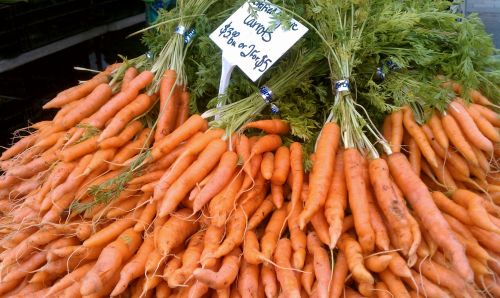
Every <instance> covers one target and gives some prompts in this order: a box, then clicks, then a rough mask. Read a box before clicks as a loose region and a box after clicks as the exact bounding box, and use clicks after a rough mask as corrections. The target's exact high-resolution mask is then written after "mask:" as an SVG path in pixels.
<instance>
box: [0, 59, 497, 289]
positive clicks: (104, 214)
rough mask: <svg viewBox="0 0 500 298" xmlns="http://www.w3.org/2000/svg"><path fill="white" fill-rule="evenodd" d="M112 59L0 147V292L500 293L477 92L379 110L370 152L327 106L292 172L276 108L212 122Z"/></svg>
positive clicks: (486, 142)
mask: <svg viewBox="0 0 500 298" xmlns="http://www.w3.org/2000/svg"><path fill="white" fill-rule="evenodd" d="M114 69H116V65H113V66H110V67H109V68H108V69H106V70H105V71H103V72H102V73H99V74H98V75H96V76H95V77H94V78H92V79H90V80H89V81H86V82H85V83H83V84H81V85H78V86H75V87H73V88H70V89H68V90H66V91H63V92H61V93H60V94H58V95H57V97H56V98H54V99H53V100H51V101H50V102H48V103H47V104H46V105H45V106H44V108H59V109H60V110H59V111H58V113H57V114H56V116H55V117H54V119H53V120H51V121H43V122H39V123H36V124H33V125H31V126H30V129H31V134H30V135H28V136H26V137H23V138H21V139H20V140H18V141H17V142H16V143H15V144H14V145H13V146H12V147H10V148H9V149H7V150H6V151H4V152H3V154H2V155H1V157H0V160H1V163H0V166H1V168H2V170H3V171H4V174H3V176H2V179H1V180H0V193H1V198H0V212H1V213H2V219H1V222H2V228H1V230H0V235H1V236H0V251H1V253H0V260H1V263H0V269H1V271H0V278H1V279H0V296H2V297H26V296H29V297H108V296H112V297H309V296H311V297H322V298H324V297H335V298H337V297H365V296H366V297H436V298H437V297H500V282H499V278H500V208H499V206H498V204H499V203H500V176H499V175H498V173H497V172H496V169H498V165H497V162H498V158H499V156H500V144H499V141H500V135H499V130H498V129H499V127H500V117H499V115H498V114H497V113H496V112H495V111H494V107H493V105H492V104H491V103H490V102H489V101H488V100H487V99H486V98H485V97H484V96H482V95H481V94H480V93H479V92H477V91H476V92H474V93H473V94H472V99H473V100H474V103H473V104H471V105H468V104H465V103H464V102H463V101H462V100H460V98H457V99H456V100H454V101H452V102H450V104H449V107H448V109H447V110H446V111H444V112H438V111H435V113H434V114H433V115H432V117H431V118H430V120H429V121H428V123H426V124H424V125H419V124H418V123H417V122H416V121H415V119H414V116H413V113H412V111H411V109H409V108H403V109H401V110H399V111H397V112H394V113H393V114H391V115H390V116H388V117H387V118H386V121H385V122H384V126H383V133H384V136H385V139H386V140H387V144H386V147H387V148H386V149H387V150H385V152H386V154H385V155H382V156H381V157H380V158H369V157H367V156H366V154H365V152H361V151H360V150H359V149H356V148H343V147H342V145H341V144H342V142H341V129H340V128H339V126H338V125H337V124H335V123H333V122H331V123H327V124H326V125H325V126H324V127H323V129H322V131H321V133H320V135H319V137H318V140H317V142H316V149H315V152H314V154H313V155H312V156H310V159H311V160H312V162H313V166H312V169H311V171H310V172H307V171H306V170H305V168H304V165H303V161H304V159H305V156H304V155H305V153H304V150H303V145H302V144H301V143H299V142H293V143H291V144H289V145H288V144H284V142H283V139H282V137H283V136H286V135H287V134H288V133H289V130H290V128H289V126H288V124H287V123H286V122H284V121H282V120H279V119H269V120H259V121H254V122H250V123H247V125H245V127H244V129H242V130H241V131H240V133H235V134H234V135H232V136H231V137H230V138H226V136H225V132H224V131H223V130H221V129H216V128H210V127H209V125H208V123H207V121H206V120H205V119H203V118H202V117H201V116H200V115H196V114H195V115H191V116H189V112H188V111H189V110H188V109H189V107H188V103H189V93H188V91H187V90H186V89H185V88H184V87H182V88H181V87H179V86H176V85H175V80H176V76H175V72H173V71H171V70H170V71H167V72H165V75H164V76H163V78H162V81H161V85H160V86H161V87H160V90H159V92H158V93H155V94H148V93H146V92H145V91H143V90H144V89H145V88H146V87H147V86H148V85H149V84H150V83H151V82H152V80H153V74H152V73H151V72H149V71H143V72H140V73H139V72H138V71H137V70H136V69H134V68H132V67H130V68H129V69H128V70H127V72H126V73H125V75H124V77H123V80H122V81H121V82H120V85H119V86H118V85H110V84H109V82H110V75H111V74H112V72H113V70H114ZM455 87H456V88H455V89H456V91H457V93H458V94H459V93H460V88H459V87H458V86H455ZM116 90H118V91H116ZM157 102H159V103H160V109H159V111H160V112H159V116H158V118H157V121H156V124H155V125H153V126H151V127H148V125H147V124H145V122H144V121H141V116H143V115H144V114H146V113H148V112H149V111H150V110H151V109H153V108H154V107H155V105H156V103H157ZM89 128H91V129H89ZM246 129H252V130H257V131H260V132H261V133H260V134H258V135H257V136H255V135H254V136H250V135H247V134H245V131H246ZM133 167H136V168H137V169H138V170H137V171H130V169H131V168H133ZM118 178H120V179H122V180H119V179H118ZM109 181H114V183H115V184H117V183H119V182H117V181H122V182H123V181H124V182H123V185H119V186H120V187H117V186H116V185H115V184H112V183H108V182H109ZM106 183H108V184H109V185H107V184H106ZM103 185H105V186H107V187H108V188H107V189H106V188H105V189H104V190H103V189H102V186H103ZM99 187H101V188H100V192H101V194H100V195H101V198H102V197H107V198H108V199H107V200H97V199H96V195H95V192H93V191H92V190H95V189H96V188H99ZM75 206H80V207H81V206H90V207H87V208H80V209H79V208H78V207H75Z"/></svg>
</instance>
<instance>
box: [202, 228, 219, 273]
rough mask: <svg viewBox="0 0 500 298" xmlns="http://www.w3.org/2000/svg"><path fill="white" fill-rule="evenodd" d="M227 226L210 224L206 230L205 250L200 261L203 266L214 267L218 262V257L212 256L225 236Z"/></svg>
mask: <svg viewBox="0 0 500 298" xmlns="http://www.w3.org/2000/svg"><path fill="white" fill-rule="evenodd" d="M224 232H225V228H223V227H217V226H215V225H209V226H208V228H207V231H206V232H205V238H204V241H205V243H204V245H203V252H202V253H201V257H200V263H201V265H202V267H203V268H207V267H208V268H210V267H214V266H215V264H216V259H214V258H211V257H210V256H211V255H212V254H213V253H214V252H215V250H216V249H217V248H218V247H219V243H220V241H221V240H222V238H223V237H224Z"/></svg>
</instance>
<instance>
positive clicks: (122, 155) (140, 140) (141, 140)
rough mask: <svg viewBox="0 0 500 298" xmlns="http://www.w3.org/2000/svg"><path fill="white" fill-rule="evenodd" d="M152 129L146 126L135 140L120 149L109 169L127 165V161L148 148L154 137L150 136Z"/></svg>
mask: <svg viewBox="0 0 500 298" xmlns="http://www.w3.org/2000/svg"><path fill="white" fill-rule="evenodd" d="M150 132H151V129H149V128H145V129H144V130H143V131H142V132H141V134H140V135H139V136H138V137H137V139H136V140H134V141H133V142H130V143H128V144H127V145H126V146H124V147H122V148H121V149H120V151H118V152H117V153H116V154H115V156H114V158H113V160H112V161H111V162H110V166H109V169H110V170H117V169H120V168H122V167H123V166H125V165H126V164H125V162H126V161H127V160H128V159H129V158H132V157H136V155H137V154H139V153H140V152H141V151H145V150H146V149H148V147H149V145H150V143H151V141H152V139H151V138H150V137H149V134H150Z"/></svg>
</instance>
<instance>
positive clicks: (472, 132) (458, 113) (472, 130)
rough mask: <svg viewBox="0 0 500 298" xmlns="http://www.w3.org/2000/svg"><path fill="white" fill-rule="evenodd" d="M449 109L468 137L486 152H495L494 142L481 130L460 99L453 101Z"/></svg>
mask: <svg viewBox="0 0 500 298" xmlns="http://www.w3.org/2000/svg"><path fill="white" fill-rule="evenodd" d="M447 111H448V112H449V113H450V114H451V115H452V116H453V117H454V118H455V120H456V122H457V123H458V124H459V125H460V127H461V128H462V132H463V133H464V134H465V136H466V137H467V139H468V140H469V141H470V142H471V143H473V144H474V145H475V146H477V147H478V148H480V149H481V150H484V151H486V152H493V143H492V142H491V141H490V140H489V139H488V138H486V137H485V136H484V135H483V133H482V132H481V131H480V130H479V128H478V127H477V125H476V123H475V122H474V120H473V119H472V117H471V116H470V115H469V113H467V111H466V110H465V108H464V106H463V105H461V104H460V103H459V102H458V101H452V102H451V103H450V104H449V105H448V109H447Z"/></svg>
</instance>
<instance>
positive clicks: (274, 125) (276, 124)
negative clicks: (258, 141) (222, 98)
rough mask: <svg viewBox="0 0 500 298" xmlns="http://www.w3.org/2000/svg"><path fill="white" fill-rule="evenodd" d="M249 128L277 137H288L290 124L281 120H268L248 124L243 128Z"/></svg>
mask: <svg viewBox="0 0 500 298" xmlns="http://www.w3.org/2000/svg"><path fill="white" fill-rule="evenodd" d="M247 128H255V129H260V130H262V131H263V132H265V133H268V134H277V135H286V134H287V133H288V132H289V131H290V126H289V125H288V123H287V122H286V121H283V120H281V119H267V120H258V121H253V122H248V123H247V124H245V125H244V126H243V129H247Z"/></svg>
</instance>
